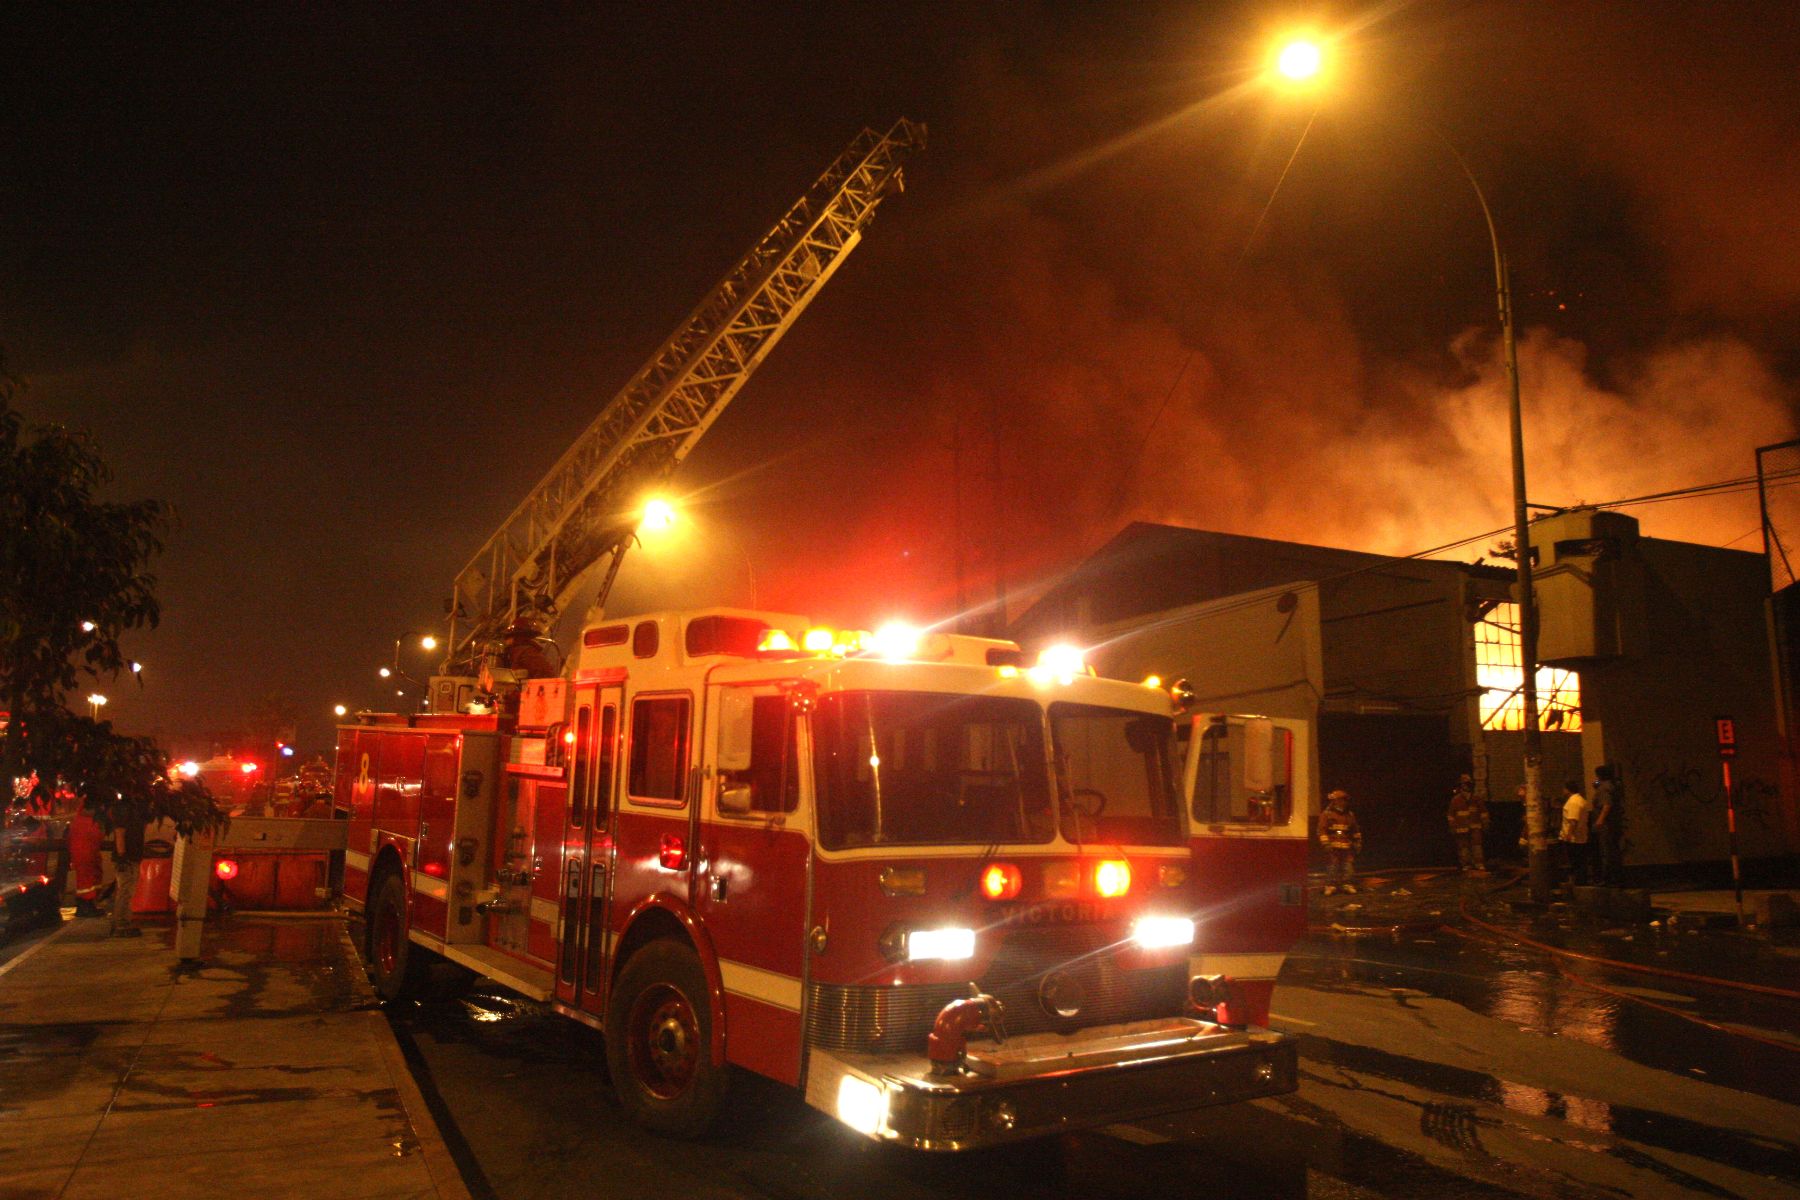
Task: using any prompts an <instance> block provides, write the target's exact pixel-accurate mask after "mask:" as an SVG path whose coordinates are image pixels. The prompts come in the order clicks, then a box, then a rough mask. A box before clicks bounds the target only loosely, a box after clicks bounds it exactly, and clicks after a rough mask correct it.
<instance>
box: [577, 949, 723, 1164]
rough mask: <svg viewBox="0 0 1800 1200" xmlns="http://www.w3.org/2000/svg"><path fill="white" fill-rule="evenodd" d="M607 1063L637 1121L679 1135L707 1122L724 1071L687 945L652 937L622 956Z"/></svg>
mask: <svg viewBox="0 0 1800 1200" xmlns="http://www.w3.org/2000/svg"><path fill="white" fill-rule="evenodd" d="M606 1063H607V1066H608V1067H609V1068H610V1069H611V1071H612V1078H613V1088H614V1090H616V1091H617V1092H618V1094H619V1102H620V1103H621V1104H622V1105H623V1106H624V1108H625V1111H626V1114H627V1115H629V1116H630V1117H631V1119H632V1120H634V1121H636V1122H637V1123H638V1124H640V1125H642V1126H644V1127H645V1128H647V1129H653V1130H655V1131H656V1132H658V1133H666V1134H670V1135H672V1136H674V1137H682V1138H694V1137H699V1136H701V1135H702V1134H704V1133H705V1132H706V1131H707V1130H708V1129H710V1128H711V1127H712V1124H713V1122H714V1121H715V1120H716V1119H717V1118H718V1115H719V1110H720V1109H721V1108H722V1107H723V1106H724V1102H725V1087H726V1084H727V1082H728V1080H729V1074H728V1071H727V1069H726V1068H725V1067H723V1066H719V1065H715V1064H714V1062H713V1060H712V1008H711V1005H710V1004H709V1002H708V998H707V987H706V973H705V972H704V971H702V970H701V968H700V960H699V958H698V957H697V956H696V955H695V954H694V952H693V950H691V949H689V948H688V947H687V946H686V945H684V944H682V943H680V942H677V941H673V940H663V941H656V942H651V943H650V944H649V945H647V946H645V947H644V948H643V949H641V950H639V951H638V952H637V953H636V954H633V955H632V956H631V957H630V958H629V959H627V960H626V962H625V967H624V969H623V970H621V971H620V972H619V980H618V983H617V985H616V986H615V987H614V988H613V994H612V996H611V998H610V1000H609V1001H608V1003H607V1014H606Z"/></svg>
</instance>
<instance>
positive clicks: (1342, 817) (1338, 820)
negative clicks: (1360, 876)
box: [1319, 788, 1362, 896]
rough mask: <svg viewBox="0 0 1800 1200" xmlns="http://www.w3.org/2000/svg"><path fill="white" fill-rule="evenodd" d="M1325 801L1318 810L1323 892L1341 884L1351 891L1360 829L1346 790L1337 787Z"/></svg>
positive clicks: (1353, 884) (1359, 845)
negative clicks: (1319, 811) (1323, 856)
mask: <svg viewBox="0 0 1800 1200" xmlns="http://www.w3.org/2000/svg"><path fill="white" fill-rule="evenodd" d="M1325 801H1326V803H1325V811H1324V812H1322V813H1320V814H1319V845H1321V846H1323V847H1325V894H1326V895H1327V896H1330V895H1334V894H1336V892H1337V891H1338V889H1339V888H1342V889H1343V890H1344V891H1345V892H1346V893H1349V894H1351V895H1354V894H1355V892H1356V881H1355V875H1356V856H1357V854H1358V853H1360V852H1361V850H1362V830H1361V829H1359V828H1357V825H1356V814H1355V813H1353V812H1351V811H1350V793H1349V792H1346V791H1345V790H1344V789H1343V788H1337V789H1335V790H1333V791H1332V793H1331V794H1330V795H1329V796H1327V797H1326V798H1325Z"/></svg>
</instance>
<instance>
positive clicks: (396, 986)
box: [368, 871, 429, 1000]
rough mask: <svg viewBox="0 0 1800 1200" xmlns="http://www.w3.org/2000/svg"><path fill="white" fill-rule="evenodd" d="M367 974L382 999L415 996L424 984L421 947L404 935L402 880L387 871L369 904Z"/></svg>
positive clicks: (426, 964)
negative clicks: (372, 900)
mask: <svg viewBox="0 0 1800 1200" xmlns="http://www.w3.org/2000/svg"><path fill="white" fill-rule="evenodd" d="M368 920H369V977H370V978H371V979H372V980H373V981H374V983H375V990H376V991H377V992H380V993H381V998H382V999H384V1000H404V999H409V998H411V997H414V996H417V995H418V994H419V993H420V992H421V991H422V990H423V989H424V986H425V980H426V975H427V973H428V969H429V962H428V960H427V958H426V955H425V951H423V950H422V949H420V948H419V947H418V946H415V945H413V943H412V939H411V938H409V937H407V936H406V884H405V882H404V881H402V880H401V878H400V875H399V873H398V872H393V871H390V872H388V873H387V874H385V875H383V876H382V877H381V882H380V883H379V884H378V885H377V886H376V889H375V899H374V902H373V903H372V904H370V905H369V916H368Z"/></svg>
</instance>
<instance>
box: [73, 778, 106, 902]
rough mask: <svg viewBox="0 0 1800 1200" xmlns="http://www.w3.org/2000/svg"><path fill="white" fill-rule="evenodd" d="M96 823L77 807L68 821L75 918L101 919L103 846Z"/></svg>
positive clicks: (103, 841)
mask: <svg viewBox="0 0 1800 1200" xmlns="http://www.w3.org/2000/svg"><path fill="white" fill-rule="evenodd" d="M105 840H106V839H105V837H104V835H102V834H101V832H100V823H99V822H98V821H96V820H94V815H93V814H92V813H90V812H89V811H88V810H87V805H85V804H81V805H80V807H78V808H76V810H75V812H74V814H73V815H72V816H71V817H70V818H69V859H70V865H71V866H72V867H74V868H75V915H76V916H78V917H103V916H105V915H106V913H105V912H104V911H103V910H102V909H101V907H100V852H101V847H102V846H103V845H104V843H105Z"/></svg>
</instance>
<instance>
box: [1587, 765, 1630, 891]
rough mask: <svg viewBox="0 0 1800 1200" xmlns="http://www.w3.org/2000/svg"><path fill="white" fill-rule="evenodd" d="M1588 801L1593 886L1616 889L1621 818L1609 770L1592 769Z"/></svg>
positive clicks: (1614, 783)
mask: <svg viewBox="0 0 1800 1200" xmlns="http://www.w3.org/2000/svg"><path fill="white" fill-rule="evenodd" d="M1588 799H1589V800H1591V801H1592V802H1593V809H1594V816H1593V820H1592V822H1591V825H1592V839H1591V844H1590V846H1589V850H1590V851H1591V853H1592V854H1593V866H1594V882H1595V883H1597V884H1599V885H1600V886H1601V887H1618V886H1619V849H1620V839H1619V828H1620V826H1621V824H1622V823H1623V817H1624V814H1623V812H1621V810H1620V806H1619V785H1618V782H1617V781H1616V780H1615V779H1614V778H1613V769H1612V767H1610V766H1606V765H1602V766H1598V767H1595V768H1594V786H1593V788H1592V789H1591V790H1590V792H1589V795H1588Z"/></svg>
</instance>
